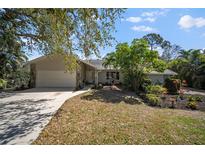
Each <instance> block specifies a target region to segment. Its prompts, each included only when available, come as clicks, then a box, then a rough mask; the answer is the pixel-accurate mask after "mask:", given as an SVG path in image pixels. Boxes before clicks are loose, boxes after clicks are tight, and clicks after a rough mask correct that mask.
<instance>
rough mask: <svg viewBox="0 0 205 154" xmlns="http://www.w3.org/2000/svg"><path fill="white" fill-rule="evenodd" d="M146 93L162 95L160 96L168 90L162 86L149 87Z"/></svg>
mask: <svg viewBox="0 0 205 154" xmlns="http://www.w3.org/2000/svg"><path fill="white" fill-rule="evenodd" d="M146 92H147V93H148V94H156V95H160V94H166V93H167V89H166V88H164V87H162V86H160V85H149V86H147V87H146Z"/></svg>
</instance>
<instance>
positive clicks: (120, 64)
mask: <svg viewBox="0 0 205 154" xmlns="http://www.w3.org/2000/svg"><path fill="white" fill-rule="evenodd" d="M104 65H105V66H109V65H112V66H113V67H115V68H118V69H120V70H121V71H122V73H123V77H124V80H125V83H126V84H127V86H128V87H131V88H132V89H134V90H139V87H140V86H141V84H142V83H143V80H144V79H145V76H146V73H148V72H150V71H152V70H153V69H154V70H158V71H163V70H164V69H165V67H166V64H165V62H164V61H163V60H160V59H159V55H158V52H157V51H154V50H150V49H149V45H148V42H147V41H146V40H145V39H134V40H133V41H132V43H131V45H130V46H129V45H128V43H120V44H118V45H117V46H116V50H115V52H112V53H109V54H107V56H106V57H105V62H104Z"/></svg>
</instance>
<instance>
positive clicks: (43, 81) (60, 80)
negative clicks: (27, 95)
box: [36, 71, 76, 87]
mask: <svg viewBox="0 0 205 154" xmlns="http://www.w3.org/2000/svg"><path fill="white" fill-rule="evenodd" d="M75 86H76V74H75V73H69V72H66V73H65V72H64V71H37V76H36V87H75Z"/></svg>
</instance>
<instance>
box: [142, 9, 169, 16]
mask: <svg viewBox="0 0 205 154" xmlns="http://www.w3.org/2000/svg"><path fill="white" fill-rule="evenodd" d="M168 12H169V9H160V10H157V11H150V12H143V13H142V14H141V16H143V17H156V16H164V15H166V14H167V13H168Z"/></svg>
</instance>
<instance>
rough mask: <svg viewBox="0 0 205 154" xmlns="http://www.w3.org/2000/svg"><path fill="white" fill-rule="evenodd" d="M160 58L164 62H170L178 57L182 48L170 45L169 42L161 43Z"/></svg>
mask: <svg viewBox="0 0 205 154" xmlns="http://www.w3.org/2000/svg"><path fill="white" fill-rule="evenodd" d="M162 49H163V52H162V58H163V59H164V60H166V61H170V60H171V59H174V58H176V57H177V56H178V54H179V53H180V51H181V50H182V48H181V47H180V46H179V45H176V44H173V45H172V44H171V43H170V42H169V41H164V42H163V43H162Z"/></svg>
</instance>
